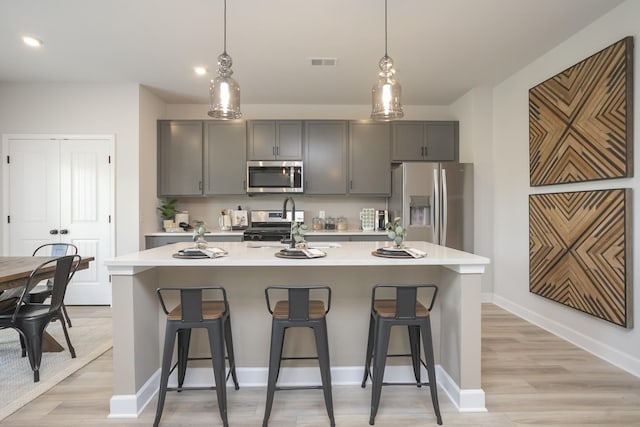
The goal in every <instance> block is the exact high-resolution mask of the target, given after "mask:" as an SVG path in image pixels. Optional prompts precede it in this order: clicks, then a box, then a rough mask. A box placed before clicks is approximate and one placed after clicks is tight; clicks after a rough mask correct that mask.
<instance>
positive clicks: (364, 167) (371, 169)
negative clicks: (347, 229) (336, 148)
mask: <svg viewBox="0 0 640 427" xmlns="http://www.w3.org/2000/svg"><path fill="white" fill-rule="evenodd" d="M390 132H391V130H390V126H389V123H370V122H350V123H349V194H370V195H389V194H391V149H390V145H389V140H390V136H391V134H390Z"/></svg>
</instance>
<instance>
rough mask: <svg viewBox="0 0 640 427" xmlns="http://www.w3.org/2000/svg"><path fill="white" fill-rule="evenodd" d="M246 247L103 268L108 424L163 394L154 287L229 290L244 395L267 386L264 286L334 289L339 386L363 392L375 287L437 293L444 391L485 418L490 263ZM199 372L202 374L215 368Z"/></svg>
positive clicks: (306, 348)
mask: <svg viewBox="0 0 640 427" xmlns="http://www.w3.org/2000/svg"><path fill="white" fill-rule="evenodd" d="M248 243H249V242H246V243H245V242H217V243H215V246H216V247H219V248H221V249H224V250H226V251H227V252H228V256H225V257H221V258H215V259H176V258H173V257H172V254H174V253H176V252H177V251H178V250H179V249H181V248H185V247H189V246H191V245H192V244H191V243H176V244H172V245H166V246H162V247H158V248H154V249H149V250H146V251H142V252H137V253H133V254H130V255H124V256H120V257H117V258H115V259H111V260H108V261H107V262H106V265H107V268H108V270H109V274H110V275H111V276H112V281H113V331H114V332H113V335H114V336H113V343H114V348H113V361H114V362H113V363H114V378H113V388H114V390H113V396H112V398H111V404H110V417H136V416H137V415H138V414H139V413H140V412H141V411H142V410H143V409H144V407H145V406H146V405H147V404H148V402H149V401H150V400H151V399H152V398H153V397H154V395H155V393H156V392H157V387H158V382H159V374H160V358H161V346H162V341H163V337H164V324H165V318H164V314H163V313H162V311H161V310H160V306H159V303H158V299H157V296H156V292H155V290H156V288H158V287H162V286H187V287H188V286H206V285H220V286H224V287H225V288H226V289H227V293H228V298H229V304H230V307H231V318H232V328H233V340H234V349H235V358H236V365H237V369H238V377H239V381H240V386H241V387H247V386H263V385H265V384H266V377H267V363H268V354H269V335H270V330H271V329H270V328H271V322H270V315H269V313H268V312H267V309H266V305H265V302H264V288H265V287H266V286H269V285H329V286H331V288H332V290H333V300H332V305H331V311H330V312H329V314H328V317H327V323H328V330H329V348H330V357H331V366H332V376H333V384H334V385H338V384H359V383H360V381H361V379H362V374H363V370H362V369H363V364H364V356H365V350H366V341H367V328H368V324H369V307H370V298H371V288H372V287H373V286H374V285H375V284H378V283H393V284H416V283H434V284H437V285H438V286H439V293H438V298H437V301H436V306H435V307H434V309H433V311H432V329H433V340H434V349H435V358H436V365H437V366H436V368H437V377H438V383H439V385H440V390H441V392H442V391H444V392H445V393H446V395H448V396H449V398H450V399H451V400H452V401H453V403H454V404H455V405H456V406H457V407H458V408H459V409H460V410H462V411H484V410H485V399H484V391H483V390H482V387H481V344H480V338H481V336H480V334H481V315H480V314H481V313H480V308H481V297H480V276H481V274H482V273H483V272H484V269H485V266H486V265H487V264H488V263H489V260H488V259H487V258H484V257H481V256H477V255H473V254H469V253H466V252H461V251H457V250H454V249H449V248H445V247H442V246H437V245H433V244H430V243H425V242H406V244H407V245H408V246H410V247H413V248H417V249H420V250H422V251H425V252H426V253H427V255H426V256H425V257H423V258H409V259H396V258H393V259H391V258H380V257H375V256H373V255H372V251H375V250H376V249H377V248H378V247H381V246H388V245H389V242H340V244H331V245H324V244H322V243H317V244H316V246H318V247H320V249H321V250H323V251H324V252H326V253H327V256H325V257H322V258H314V259H283V258H278V257H276V256H275V253H276V252H277V251H278V250H279V249H280V247H273V246H266V247H259V248H252V247H249V245H248ZM212 245H213V244H212ZM292 332H297V331H292ZM302 332H304V331H302ZM394 334H395V335H394V337H392V343H391V346H392V347H400V346H402V345H403V344H404V342H403V339H405V338H406V335H407V334H406V333H400V331H398V332H395V331H394ZM395 336H397V339H395V338H396V337H395ZM301 340H302V343H301ZM305 340H306V341H305ZM194 341H195V342H194V345H192V350H193V351H194V352H195V353H198V352H204V353H205V354H206V351H205V349H206V341H205V340H199V341H198V340H197V339H195V340H194ZM293 341H295V342H296V346H295V347H291V348H288V347H287V345H285V349H284V350H285V351H284V354H287V352H288V351H289V352H295V353H297V355H300V354H299V353H300V352H303V353H305V352H306V353H308V354H305V355H312V354H314V352H315V348H314V346H313V344H311V343H312V342H313V341H312V339H311V337H310V336H308V337H305V336H302V335H301V336H300V339H296V340H289V341H288V342H293ZM409 364H410V362H409V361H407V362H406V366H390V367H389V368H388V371H389V375H392V376H393V375H395V374H396V373H395V371H394V369H395V370H397V371H398V372H397V375H398V376H402V375H403V372H400V371H401V370H403V369H405V368H407V369H405V370H407V372H410V368H408V366H409ZM311 366H313V365H311ZM196 369H198V368H196ZM201 371H202V373H203V374H205V373H206V372H210V371H211V369H210V368H208V369H207V368H202V369H201ZM316 371H317V368H313V369H310V368H306V367H304V366H300V367H292V368H286V369H285V368H284V365H283V372H282V374H281V379H280V381H281V382H283V383H298V384H299V383H308V382H312V381H314V380H315V378H316V377H315V373H316ZM196 376H197V374H196ZM193 381H194V382H196V383H197V382H198V380H197V379H195V380H193ZM202 381H206V380H204V379H203V380H202Z"/></svg>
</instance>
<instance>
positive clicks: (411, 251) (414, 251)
mask: <svg viewBox="0 0 640 427" xmlns="http://www.w3.org/2000/svg"><path fill="white" fill-rule="evenodd" d="M404 251H405V252H406V253H408V254H409V255H411V256H412V257H414V258H422V257H425V256H427V253H426V252H425V251H423V250H420V249H416V248H404Z"/></svg>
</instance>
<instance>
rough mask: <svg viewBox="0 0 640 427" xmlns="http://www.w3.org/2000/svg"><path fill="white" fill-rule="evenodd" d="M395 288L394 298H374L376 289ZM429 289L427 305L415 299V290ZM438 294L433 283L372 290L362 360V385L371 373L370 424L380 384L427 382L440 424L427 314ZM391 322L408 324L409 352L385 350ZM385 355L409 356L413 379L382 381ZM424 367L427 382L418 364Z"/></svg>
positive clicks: (377, 286)
mask: <svg viewBox="0 0 640 427" xmlns="http://www.w3.org/2000/svg"><path fill="white" fill-rule="evenodd" d="M385 288H387V289H392V290H395V294H396V296H395V299H376V291H377V290H379V289H385ZM422 288H426V289H431V290H432V293H431V302H430V303H429V308H426V307H425V306H424V305H423V304H422V303H420V302H419V301H418V300H417V295H418V290H419V289H422ZM437 294H438V287H437V286H436V285H407V286H398V285H376V286H374V287H373V290H372V292H371V317H370V321H369V339H368V340H367V356H366V360H365V368H364V377H363V379H362V388H364V387H365V386H366V382H367V378H368V377H371V382H372V390H371V415H370V417H369V424H370V425H373V424H374V421H375V417H376V414H377V412H378V406H379V403H380V395H381V393H382V386H383V385H416V386H418V387H421V386H423V385H428V386H429V388H430V391H431V401H432V403H433V409H434V411H435V414H436V419H437V422H438V424H442V417H441V416H440V406H439V405H438V386H437V384H436V372H435V361H434V357H433V342H432V338H431V321H430V317H429V314H430V312H431V309H432V308H433V304H434V302H435V300H436V295H437ZM392 326H407V327H408V330H409V345H410V347H411V353H410V354H387V351H388V347H389V335H390V332H391V327H392ZM420 335H422V344H423V346H424V355H425V359H426V363H425V361H423V360H421V358H420ZM372 357H373V374H372V373H371V359H372ZM387 357H411V359H412V364H413V373H414V376H415V378H416V382H415V383H385V382H383V377H384V369H385V364H386V360H387ZM421 364H422V365H423V366H424V367H425V368H426V369H427V374H428V375H429V382H421V381H420V365H421Z"/></svg>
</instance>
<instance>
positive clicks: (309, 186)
mask: <svg viewBox="0 0 640 427" xmlns="http://www.w3.org/2000/svg"><path fill="white" fill-rule="evenodd" d="M304 128H305V143H304V144H305V149H304V153H305V160H304V175H305V183H304V192H305V194H341V195H343V194H345V193H347V138H348V133H347V129H348V122H346V121H329V120H318V121H306V122H305V124H304Z"/></svg>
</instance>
